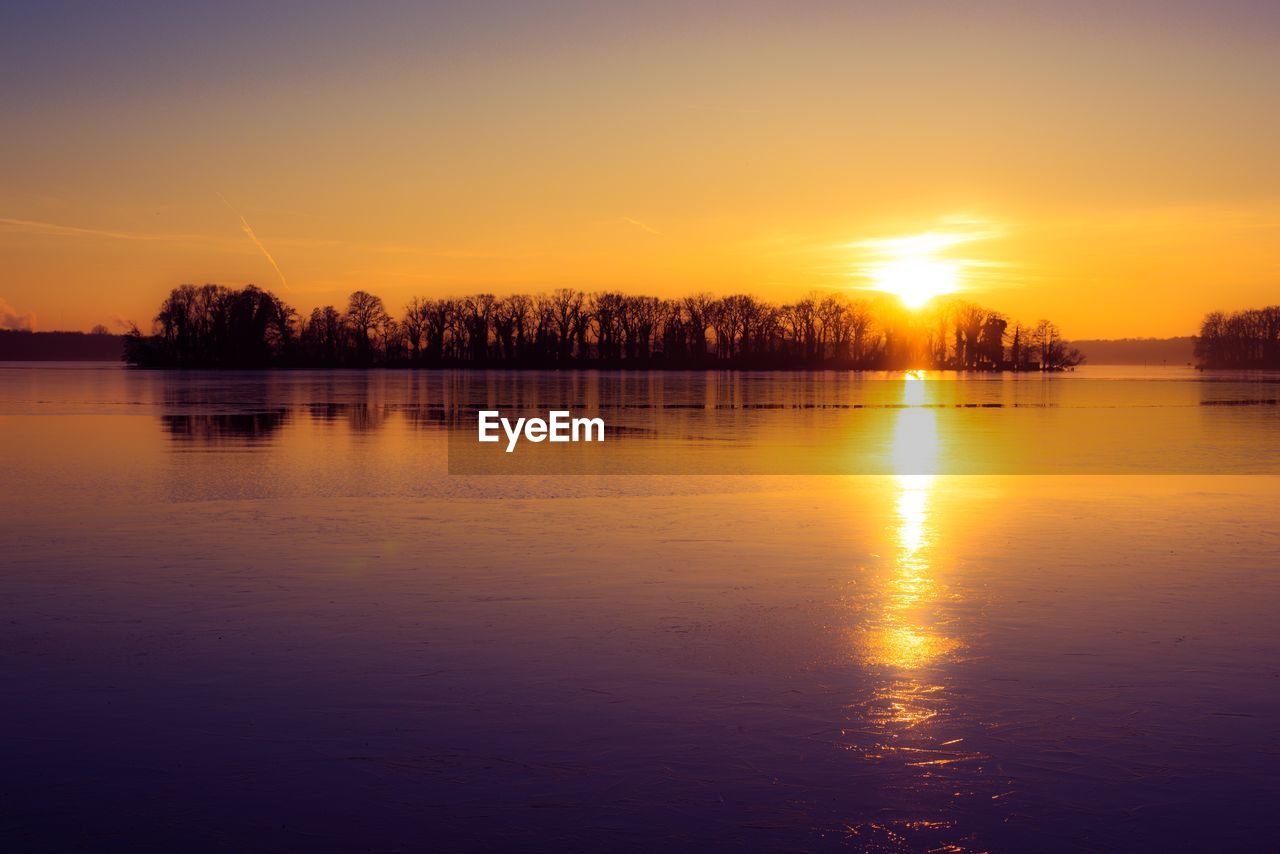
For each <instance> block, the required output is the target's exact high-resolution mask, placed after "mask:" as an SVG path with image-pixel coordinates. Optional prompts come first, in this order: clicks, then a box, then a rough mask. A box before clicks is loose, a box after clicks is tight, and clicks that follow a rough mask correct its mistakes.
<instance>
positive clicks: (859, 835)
mask: <svg viewBox="0 0 1280 854" xmlns="http://www.w3.org/2000/svg"><path fill="white" fill-rule="evenodd" d="M923 380H924V372H914V373H912V374H908V375H907V377H906V379H905V380H904V383H903V391H902V404H903V408H902V409H901V410H900V411H899V413H898V416H897V419H896V421H895V424H894V428H893V434H892V436H891V439H890V443H889V454H890V459H891V461H892V465H893V471H894V472H895V474H894V475H893V476H892V478H891V479H887V482H886V488H887V489H888V490H890V494H891V495H892V496H893V502H894V503H893V514H892V517H891V520H890V528H889V533H890V539H891V546H892V548H893V549H894V551H893V552H892V554H893V555H894V560H893V565H892V567H891V568H890V570H889V573H888V575H887V577H886V579H885V580H884V582H883V584H882V589H881V595H880V604H879V606H878V610H877V612H876V613H875V616H874V617H873V618H872V619H871V621H870V623H869V624H868V625H867V626H866V627H865V628H864V630H863V631H862V632H860V636H859V637H858V639H857V644H858V648H857V653H858V657H859V660H860V662H861V663H862V664H863V665H864V666H866V667H867V668H868V669H870V670H871V671H872V672H873V673H875V674H876V676H877V678H876V682H875V684H874V686H873V688H872V690H871V694H870V696H869V697H868V698H867V699H866V700H865V701H864V702H862V703H860V704H858V705H856V706H855V707H854V709H853V712H854V713H855V716H856V718H857V719H859V720H860V721H861V726H859V730H861V731H862V732H865V733H867V734H868V735H870V736H871V739H872V740H871V742H870V743H864V744H862V745H859V746H856V747H854V749H855V750H858V751H859V752H861V753H862V755H863V756H864V758H866V759H867V760H869V761H872V762H875V763H877V764H879V765H881V766H883V769H884V770H883V774H884V776H885V779H887V780H893V781H894V782H893V783H891V784H889V786H888V788H887V790H886V791H885V796H886V797H887V798H888V799H889V801H890V803H891V805H892V807H893V808H894V809H895V810H897V811H899V812H901V813H902V814H903V815H902V817H900V818H896V819H885V818H877V819H871V820H866V821H862V822H857V823H851V824H849V825H847V826H846V827H845V833H846V835H847V838H848V839H849V840H850V841H856V842H857V843H858V844H861V845H863V846H865V847H866V848H867V850H899V849H901V848H906V847H915V846H916V845H917V844H918V845H920V846H922V847H925V848H930V849H936V850H949V851H966V850H970V849H969V847H968V844H967V842H966V841H963V840H958V839H954V838H951V837H952V836H953V834H954V833H955V832H956V831H957V829H958V828H957V827H956V825H955V822H954V820H953V819H952V818H951V815H950V813H949V812H948V809H947V806H948V804H949V803H951V802H953V801H954V800H955V799H956V798H959V797H965V796H966V795H967V793H968V791H969V790H970V788H971V785H970V784H971V783H972V780H969V781H967V782H966V781H965V779H964V778H966V777H967V776H969V775H968V772H971V771H973V770H974V769H972V768H966V767H965V766H967V765H969V764H971V763H973V762H975V761H978V762H980V761H981V760H982V759H983V758H984V757H983V756H982V755H981V754H977V753H972V752H970V750H969V749H968V746H967V745H965V744H964V743H963V742H964V739H963V738H952V737H950V736H949V735H948V733H947V732H946V731H945V729H946V726H945V725H946V722H947V721H948V720H950V719H951V717H952V713H953V711H954V710H953V709H952V705H953V700H954V698H953V697H952V696H951V695H950V692H949V691H948V689H947V687H946V686H945V684H943V682H944V680H943V679H942V674H941V673H940V671H939V665H940V664H941V663H943V662H944V661H946V660H947V658H948V657H949V656H950V655H951V654H953V653H955V652H956V651H957V650H959V649H960V648H961V647H962V646H963V644H962V643H961V642H960V641H959V640H957V639H955V638H952V637H948V636H946V635H945V634H943V632H942V631H940V630H939V629H938V627H937V626H936V625H935V621H936V620H935V618H936V616H937V605H938V603H939V601H940V600H941V599H942V597H943V596H944V593H945V592H944V591H943V590H942V589H940V585H939V582H938V581H937V579H936V578H935V557H936V550H937V548H938V531H937V519H936V514H937V512H938V508H936V507H935V502H936V498H937V496H936V494H935V492H936V489H937V487H938V481H937V471H938V469H939V462H940V456H941V442H940V440H939V435H938V422H937V417H938V416H937V412H936V410H935V409H933V408H931V407H926V406H925V404H926V403H928V402H929V401H927V400H926V395H927V388H928V386H927V385H926V383H925V382H924V381H923ZM895 766H896V770H895ZM962 769H964V770H962Z"/></svg>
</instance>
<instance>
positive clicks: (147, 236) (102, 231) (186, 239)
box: [0, 217, 227, 244]
mask: <svg viewBox="0 0 1280 854" xmlns="http://www.w3.org/2000/svg"><path fill="white" fill-rule="evenodd" d="M0 229H3V230H5V231H12V232H17V233H19V234H32V235H38V236H47V237H100V238H105V239H108V240H140V241H154V242H161V243H223V244H225V243H226V242H227V241H226V240H224V239H219V238H215V237H209V236H208V235H205V234H167V233H157V232H146V231H118V230H115V229H106V228H81V227H80V226H76V225H63V224H61V223H56V222H43V221H41V220H35V219H15V218H13V217H0Z"/></svg>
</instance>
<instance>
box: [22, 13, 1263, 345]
mask: <svg viewBox="0 0 1280 854" xmlns="http://www.w3.org/2000/svg"><path fill="white" fill-rule="evenodd" d="M1277 44H1280V4H1277V3H1274V2H1271V3H1267V2H1240V0H1237V2H1232V0H1218V2H1212V3H1209V2H1187V0H1163V2H1131V3H1125V2H1106V3H1095V2H1075V3H1063V2H1055V3H1045V2H1035V0H1023V1H1022V2H936V3H934V2H930V3H921V2H909V0H908V1H907V2H874V3H872V2H865V3H858V2H843V3H815V2H795V0H793V2H786V3H751V2H743V3H729V2H717V3H699V2H689V0H685V2H679V3H666V2H653V3H645V4H630V3H627V4H622V3H617V4H612V3H601V2H594V3H564V2H561V3H543V2H537V1H536V0H530V1H529V2H522V3H491V2H483V0H479V2H477V0H472V2H465V3H434V4H426V3H372V4H350V3H342V4H326V3H323V2H311V3H283V2H277V3H265V4H259V3H238V2H224V3H219V4H190V3H183V2H164V3H131V2H121V3H111V4H98V3H82V4H77V3H58V2H39V3H34V2H33V3H28V2H7V3H5V4H4V5H3V6H2V7H0V115H2V116H3V133H0V176H2V177H3V180H0V259H3V263H2V264H0V326H33V327H34V328H37V329H55V328H57V329H88V328H89V327H91V326H93V325H94V324H98V323H102V324H106V325H107V326H108V327H111V328H119V327H120V326H121V325H122V324H125V323H127V322H130V321H133V322H137V323H139V324H140V325H142V326H143V327H144V328H146V327H147V326H148V325H149V323H150V321H151V318H152V316H153V315H154V314H155V311H156V307H157V306H158V304H159V302H160V300H161V299H162V298H163V297H164V295H165V294H166V293H167V292H168V290H169V289H170V288H171V287H173V286H175V285H178V284H181V283H186V282H191V283H197V284H199V283H204V282H217V283H221V284H227V285H242V284H245V283H249V282H253V283H256V284H259V285H261V286H263V287H266V288H269V289H271V290H274V291H275V292H276V293H278V294H279V295H280V296H282V297H283V298H284V299H285V300H286V301H287V302H289V303H290V304H291V305H293V306H295V307H297V308H299V309H301V310H303V311H304V312H307V311H309V310H310V309H311V308H312V307H314V306H316V305H323V304H328V303H334V304H338V305H341V304H343V303H344V302H345V299H346V295H347V294H349V293H350V292H351V291H353V290H356V289H366V290H369V291H372V292H374V293H376V294H379V295H381V296H382V297H383V298H384V299H385V300H386V302H387V304H388V306H389V307H391V308H392V309H398V308H399V307H401V306H403V305H404V304H405V303H406V302H407V301H408V300H409V298H410V297H413V296H426V297H438V296H447V295H459V294H464V293H472V292H477V291H488V292H492V293H496V294H498V295H502V294H505V293H510V292H513V291H528V292H537V291H543V290H550V289H553V288H556V287H563V286H568V287H575V288H581V289H585V290H602V289H619V290H624V291H629V292H643V293H651V294H656V295H659V296H675V295H679V294H684V293H689V292H695V291H710V292H712V293H718V294H726V293H736V292H746V293H753V294H756V295H758V296H761V297H764V298H767V299H771V300H776V301H779V302H783V301H787V300H790V299H794V298H797V297H800V296H802V295H804V294H806V293H807V292H809V291H812V290H818V291H824V292H826V291H846V292H848V293H850V294H851V295H858V294H859V293H862V292H863V289H867V288H874V287H877V286H878V285H880V284H881V283H880V282H879V281H878V280H877V274H876V270H877V269H880V268H882V267H883V266H884V264H885V255H886V252H889V253H890V254H892V252H895V251H897V249H896V247H901V246H904V245H905V246H921V245H924V246H926V247H927V250H928V252H929V253H931V254H930V262H931V263H932V261H936V260H938V259H941V260H942V261H943V262H945V263H946V264H948V265H950V266H951V267H952V268H953V269H954V270H956V271H958V272H959V274H960V275H959V276H958V283H959V286H961V287H962V288H963V290H964V292H965V296H966V297H968V298H970V299H973V300H975V301H977V302H980V303H982V304H985V305H989V306H991V307H993V308H996V309H999V310H1001V311H1004V312H1006V313H1007V314H1009V315H1011V316H1013V317H1015V318H1019V319H1024V320H1030V321H1034V320H1036V319H1038V318H1040V317H1050V318H1052V319H1053V320H1055V321H1056V322H1057V323H1058V324H1059V326H1060V327H1061V328H1062V329H1063V331H1064V334H1066V335H1067V336H1068V337H1075V338H1092V337H1122V336H1167V335H1184V334H1191V333H1193V332H1194V331H1195V329H1196V327H1197V325H1198V323H1199V320H1200V318H1201V317H1202V315H1203V314H1204V313H1205V312H1206V311H1210V310H1214V309H1236V308H1244V307H1249V306H1257V305H1264V304H1271V303H1277V302H1280V158H1278V157H1277V154H1276V152H1277V151H1280V110H1277V109H1276V92H1275V87H1276V82H1277V81H1280V50H1277V49H1276V45H1277ZM922 236H924V237H923V241H922ZM930 236H932V237H930ZM904 240H905V241H906V242H905V243H904V242H903V241H904ZM908 269H910V268H908Z"/></svg>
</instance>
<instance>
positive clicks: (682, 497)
mask: <svg viewBox="0 0 1280 854" xmlns="http://www.w3.org/2000/svg"><path fill="white" fill-rule="evenodd" d="M1277 398H1280V378H1277V377H1276V376H1272V375H1252V374H1213V375H1201V374H1197V373H1195V372H1193V371H1190V370H1185V369H1164V368H1161V369H1150V370H1145V369H1142V368H1105V367H1099V368H1086V369H1082V370H1080V371H1077V372H1075V373H1073V374H1065V375H1057V376H1047V377H1042V376H1039V375H1036V376H1022V377H1016V378H1015V377H1011V376H1005V377H1002V376H996V375H978V376H958V375H952V374H934V373H932V372H931V373H930V374H929V375H922V374H914V375H902V374H897V375H894V374H876V375H856V374H835V373H827V374H821V373H819V374H795V373H781V372H779V373H759V374H730V373H675V372H673V373H666V374H664V373H607V372H606V373H599V372H580V373H574V372H565V373H538V372H530V373H505V372H494V373H467V372H447V371H446V372H429V371H420V372H408V371H400V372H397V371H387V372H381V371H375V372H343V371H332V372H325V371H299V372H280V373H266V374H254V373H232V372H225V373H190V372H145V371H130V370H125V369H123V368H119V367H116V366H114V365H87V364H64V365H54V364H43V363H42V364H37V363H27V364H22V363H3V364H0V442H2V446H3V447H4V449H5V475H4V483H5V487H6V488H5V489H4V491H3V495H2V496H0V502H3V508H2V509H3V513H0V542H3V555H4V560H3V564H4V569H3V573H2V574H0V584H2V585H3V590H2V593H3V595H2V601H3V603H4V604H3V612H2V613H0V617H2V618H3V619H0V662H2V665H3V673H4V676H5V690H4V703H3V706H2V708H3V724H4V733H5V735H4V739H5V748H4V756H5V760H4V763H3V768H4V771H3V775H4V787H3V791H4V798H3V802H2V804H0V818H2V824H0V827H2V828H3V830H0V838H2V839H5V840H7V841H8V845H6V847H7V848H10V849H14V850H17V849H23V850H65V849H67V848H113V847H114V848H128V849H130V850H155V851H160V850H164V851H168V850H175V849H182V850H190V849H249V850H286V849H297V848H306V849H309V850H319V851H328V850H353V849H355V850H404V849H423V848H454V849H456V848H465V849H473V850H474V849H481V850H486V849H488V850H492V849H503V850H509V849H513V848H516V849H519V848H526V849H527V848H551V849H567V850H591V851H596V850H651V849H654V848H662V849H699V850H702V849H706V848H709V847H719V848H729V849H756V850H779V849H782V850H797V849H820V850H821V849H832V850H840V849H852V850H873V851H916V850H942V851H957V852H958V851H1023V850H1053V851H1089V850H1105V851H1110V850H1126V849H1127V850H1132V849H1135V848H1144V847H1145V848H1153V849H1170V848H1178V849H1183V850H1187V849H1196V850H1230V849H1243V848H1249V849H1266V848H1275V847H1276V846H1277V845H1278V844H1280V823H1278V822H1277V819H1276V818H1275V817H1274V814H1273V813H1274V805H1275V804H1276V803H1278V802H1280V775H1277V774H1276V772H1275V770H1274V767H1273V766H1274V762H1275V761H1276V758H1277V754H1278V753H1280V739H1278V738H1277V730H1276V726H1275V721H1276V720H1277V717H1278V716H1280V628H1278V626H1280V623H1277V620H1276V614H1277V612H1278V611H1280V558H1278V557H1277V556H1278V555H1280V529H1278V528H1277V525H1276V521H1277V518H1278V517H1277V511H1276V507H1277V500H1278V499H1280V478H1277V477H1275V476H1274V475H1275V474H1277V473H1280V406H1277ZM485 406H497V407H501V408H503V409H506V410H510V411H512V412H535V411H544V410H546V409H547V408H549V407H557V406H565V407H571V408H573V409H574V410H578V411H582V412H590V413H597V412H598V413H600V414H601V415H602V417H604V418H605V420H606V422H607V424H608V425H609V431H608V434H607V441H606V442H605V443H604V444H602V445H599V446H593V447H590V448H585V447H582V446H572V445H571V446H556V447H554V448H553V447H552V446H549V445H543V446H533V447H530V448H528V449H526V448H524V447H522V448H521V449H519V450H518V451H517V452H516V453H513V454H510V455H507V454H505V453H503V451H502V448H501V447H497V446H483V447H481V446H480V445H479V444H478V443H476V442H475V441H474V439H475V429H476V424H475V420H474V412H475V410H476V409H477V408H480V407H485ZM490 451H493V453H489V452H490ZM526 451H527V453H526Z"/></svg>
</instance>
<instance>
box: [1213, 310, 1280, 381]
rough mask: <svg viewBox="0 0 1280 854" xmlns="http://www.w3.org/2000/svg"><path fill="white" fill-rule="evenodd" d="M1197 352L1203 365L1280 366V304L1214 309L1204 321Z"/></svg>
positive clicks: (1237, 366)
mask: <svg viewBox="0 0 1280 854" xmlns="http://www.w3.org/2000/svg"><path fill="white" fill-rule="evenodd" d="M1195 355H1196V359H1197V361H1198V364H1199V366H1200V367H1202V368H1277V369H1280V305H1272V306H1267V307H1266V308H1250V309H1245V310H1244V311H1234V312H1232V313H1230V314H1224V313H1223V312H1221V311H1214V312H1210V313H1209V314H1207V315H1205V317H1204V320H1203V321H1202V322H1201V323H1200V334H1199V336H1197V338H1196V344H1195Z"/></svg>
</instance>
